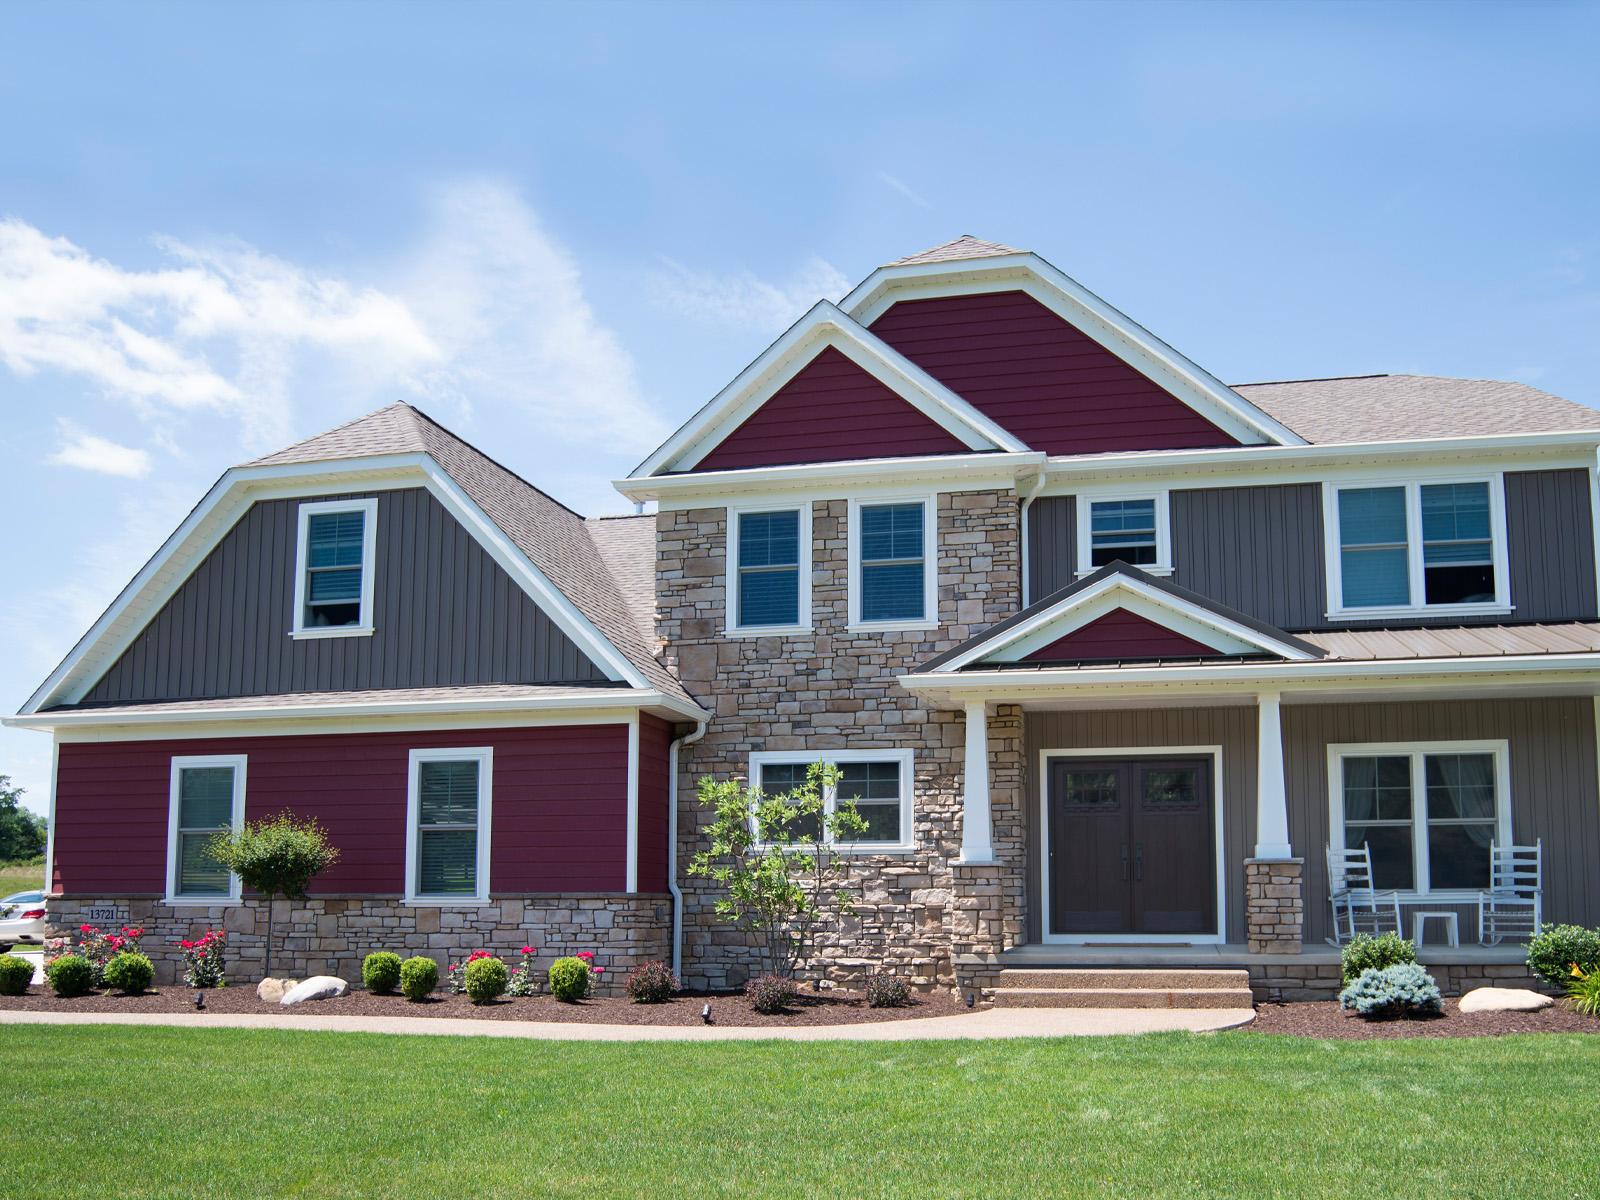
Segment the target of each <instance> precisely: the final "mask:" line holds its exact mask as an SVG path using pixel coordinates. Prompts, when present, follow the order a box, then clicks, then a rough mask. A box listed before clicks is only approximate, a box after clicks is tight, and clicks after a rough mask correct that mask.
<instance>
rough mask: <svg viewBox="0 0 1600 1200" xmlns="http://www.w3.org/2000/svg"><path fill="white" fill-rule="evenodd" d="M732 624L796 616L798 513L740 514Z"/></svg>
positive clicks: (782, 621) (788, 621) (789, 621)
mask: <svg viewBox="0 0 1600 1200" xmlns="http://www.w3.org/2000/svg"><path fill="white" fill-rule="evenodd" d="M738 538H739V581H738V586H739V597H738V605H739V609H738V614H737V619H736V622H735V623H736V624H737V625H740V626H744V627H747V628H756V627H760V626H763V625H795V624H798V623H799V621H800V514H799V513H798V512H797V511H794V510H790V511H788V512H770V513H741V514H740V515H739V530H738Z"/></svg>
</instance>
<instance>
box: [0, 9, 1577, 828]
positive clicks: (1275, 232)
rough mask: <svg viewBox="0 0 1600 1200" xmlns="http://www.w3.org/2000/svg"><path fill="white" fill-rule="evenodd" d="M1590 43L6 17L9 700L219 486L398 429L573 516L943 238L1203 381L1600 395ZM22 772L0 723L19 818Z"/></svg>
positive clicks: (1458, 32)
mask: <svg viewBox="0 0 1600 1200" xmlns="http://www.w3.org/2000/svg"><path fill="white" fill-rule="evenodd" d="M1597 43H1600V6H1596V5H1593V4H1589V5H1562V4H1557V5H1539V4H1517V5H1511V6H1496V5H1492V4H1471V5H1461V6H1456V5H1449V4H1429V5H1410V6H1399V5H1370V6H1369V5H1363V4H1340V5H1329V6H1322V5H1292V6H1290V5H1269V4H1250V5H1243V6H1233V5H1200V4H1189V5H1163V4H1153V3H1151V4H1137V5H1132V4H1130V5H1123V6H1098V5H1092V4H1078V5H1060V4H1057V5H1042V6H1033V5H1028V4H1005V5H999V4H991V5H982V6H978V5H957V4H951V5H928V4H924V5H916V6H902V5H897V4H888V3H880V4H860V3H854V4H823V3H817V4H799V5H796V4H779V3H772V4H762V5H754V4H751V5H742V6H734V5H680V4H665V3H658V4H650V5H641V6H634V5H621V4H616V5H599V4H595V5H588V6H584V7H571V8H568V7H537V6H533V5H516V6H499V5H494V4H487V3H477V4H470V5H450V6H437V7H435V6H429V5H424V4H408V5H375V4H360V3H344V4H337V5H328V4H318V5H308V6H304V7H296V6H294V5H288V4H275V5H270V6H261V7H252V6H250V5H244V4H234V5H194V6H186V5H176V4H166V5H159V6H144V5H139V4H133V3H126V4H120V5H116V6H111V5H98V6H67V5H46V4H16V5H8V6H6V7H5V8H4V9H0V438H3V443H0V444H3V446H4V449H5V451H6V464H7V469H8V471H9V473H10V476H11V478H10V479H9V481H8V483H9V487H8V492H9V495H10V506H9V519H8V520H6V521H5V523H4V526H3V529H4V533H3V535H0V536H3V538H4V549H5V563H6V570H7V586H6V587H5V588H4V589H3V592H0V638H3V639H4V643H3V644H4V646H5V653H4V654H3V655H0V704H3V705H4V706H5V707H6V708H7V710H8V711H14V709H15V706H16V705H18V704H20V703H21V702H22V700H23V699H25V697H26V696H27V695H28V693H29V692H30V691H31V690H32V688H33V687H34V686H35V685H36V684H37V682H38V681H39V679H41V678H42V677H43V676H44V675H45V674H46V673H47V672H48V670H49V669H50V668H51V667H52V666H53V665H54V663H55V662H56V661H57V660H58V659H59V658H60V656H61V655H62V654H63V653H64V652H65V650H66V649H67V648H68V647H69V646H70V644H71V642H72V641H73V640H74V639H75V638H76V637H77V636H78V634H79V633H80V632H81V631H82V630H83V629H84V628H86V627H87V625H88V624H89V623H90V622H91V621H92V620H93V618H94V617H95V616H96V615H97V614H98V612H99V611H100V610H101V608H103V607H104V605H105V604H106V603H107V602H109V600H110V599H111V598H112V597H113V596H114V595H115V593H116V591H117V590H118V589H120V587H121V586H122V585H123V584H124V583H125V582H126V581H127V579H128V578H129V577H130V576H131V575H132V573H133V572H134V571H135V570H136V569H137V568H138V566H139V564H140V563H142V562H143V561H144V559H145V558H146V557H147V556H148V555H149V554H150V553H151V552H152V551H153V550H154V549H155V547H156V546H157V545H158V544H159V542H160V541H161V540H162V539H163V538H164V537H165V536H166V534H167V533H168V532H169V531H170V530H171V528H172V527H173V526H174V525H175V524H176V523H177V521H178V520H179V519H180V518H181V516H182V514H183V513H184V512H185V511H187V509H188V508H189V506H190V505H192V504H193V503H194V501H195V500H196V499H197V498H198V497H199V496H200V495H201V493H202V492H203V491H204V489H205V488H206V487H207V486H208V485H209V483H210V482H211V481H212V480H213V479H214V478H215V477H216V476H217V475H218V474H219V473H220V472H221V471H222V470H223V469H224V468H225V467H227V466H228V465H230V464H232V463H235V462H239V461H242V460H244V459H246V458H249V457H251V456H254V455H256V454H259V453H262V452H265V451H267V450H270V449H273V448H275V447H276V446H278V445H281V444H285V443H287V442H289V441H292V440H294V439H297V438H300V437H303V436H306V435H308V434H311V433H314V432H316V431H318V430H320V429H323V428H326V427H327V426H330V425H332V424H335V423H337V422H339V421H341V420H344V419H347V418H348V417H351V416H354V415H356V414H358V413H360V412H363V411H366V410H368V409H370V408H374V407H377V406H379V405H381V404H383V403H386V402H388V401H390V400H393V399H397V398H398V399H407V400H411V401H412V402H414V403H417V404H419V405H421V406H422V407H424V408H425V409H427V410H429V411H430V412H432V413H433V414H434V415H435V416H437V417H438V418H439V419H441V420H442V421H444V422H445V423H446V424H448V425H450V426H452V427H453V428H455V429H457V430H458V431H459V432H460V433H462V434H463V435H464V436H466V437H468V438H469V439H471V440H473V441H476V442H478V443H479V444H481V445H483V446H484V447H485V448H487V449H488V450H490V451H491V452H492V453H493V454H495V455H496V456H497V457H500V458H501V459H503V460H504V461H506V462H508V463H509V464H511V465H512V466H514V467H515V468H517V469H518V470H520V471H522V472H523V473H524V474H526V475H527V476H529V477H530V478H532V479H533V480H535V481H536V482H539V483H541V484H542V485H544V486H546V487H547V488H548V489H549V490H551V491H552V492H554V493H555V494H556V495H557V496H559V497H560V498H562V499H564V500H566V501H568V502H570V503H573V504H575V505H576V506H578V507H580V508H581V509H583V510H584V511H586V512H603V511H622V510H623V509H624V508H625V505H624V504H623V502H622V501H621V498H620V497H617V496H616V495H615V494H614V493H612V492H611V491H610V489H609V487H608V486H607V480H609V479H611V478H614V477H616V476H618V475H620V474H622V473H625V472H626V471H627V470H628V469H629V468H630V467H631V466H632V465H633V464H634V463H635V462H636V461H637V460H638V459H640V458H642V457H643V456H644V454H645V453H646V452H647V451H648V450H649V449H650V448H651V446H652V445H653V443H654V441H655V440H656V438H657V437H658V436H660V435H661V434H662V433H664V432H665V431H667V430H669V429H670V428H671V427H673V426H675V425H676V424H677V423H678V422H679V421H681V420H682V419H683V418H684V417H685V416H687V414H688V413H690V412H691V411H692V410H693V409H694V408H696V407H697V406H698V405H699V404H700V403H702V402H703V401H704V400H705V399H706V398H707V397H708V396H710V395H711V394H712V393H713V392H715V391H716V390H717V389H718V388H719V387H720V386H722V384H724V383H725V382H726V381H727V380H728V379H729V378H731V377H732V376H733V375H734V374H735V373H736V372H737V371H738V370H739V369H740V368H741V367H742V366H743V365H744V364H745V363H746V362H747V361H748V360H749V359H750V358H752V357H753V356H754V355H755V354H757V353H758V352H759V351H760V350H761V348H762V347H763V346H764V345H765V344H766V342H767V341H768V340H770V338H771V337H772V336H774V335H775V334H776V333H777V332H779V331H781V329H782V328H783V327H784V326H785V325H786V324H787V323H788V321H789V320H790V319H792V318H793V317H794V316H795V315H797V314H798V313H799V312H801V311H803V310H804V309H805V308H806V307H809V305H810V303H811V302H812V301H814V300H815V299H816V298H817V297H818V296H820V295H823V294H828V295H833V296H837V294H838V293H840V292H842V291H843V290H844V289H845V287H846V286H847V285H848V284H849V283H850V282H853V281H855V280H857V279H859V278H860V277H862V276H863V275H865V274H866V273H867V272H868V271H870V270H871V268H872V267H873V266H875V265H877V264H878V263H880V262H883V261H887V260H888V259H891V258H895V257H898V256H899V255H902V254H905V253H909V252H911V251H913V250H917V249H921V248H923V247H925V246H928V245H932V244H935V243H937V242H941V241H944V240H947V239H948V238H950V237H953V236H955V235H957V234H960V233H973V234H977V235H978V236H980V237H987V238H992V239H995V240H998V241H1004V242H1008V243H1010V244H1012V245H1018V246H1025V247H1028V248H1031V249H1035V250H1038V251H1039V252H1040V253H1042V254H1044V255H1045V256H1046V257H1047V258H1049V259H1051V261H1053V262H1054V263H1056V265H1057V266H1059V267H1061V268H1062V269H1064V270H1066V271H1067V272H1068V273H1069V274H1072V275H1073V276H1075V277H1076V278H1077V279H1079V280H1080V281H1081V282H1082V283H1084V284H1085V285H1086V286H1088V287H1090V288H1091V289H1093V290H1095V291H1097V292H1099V293H1100V294H1101V295H1103V296H1105V297H1106V298H1107V299H1109V300H1110V301H1112V302H1113V303H1115V304H1117V305H1118V306H1120V307H1122V308H1123V309H1124V310H1125V311H1127V312H1128V313H1130V314H1131V315H1132V316H1133V317H1134V318H1135V319H1137V320H1139V321H1141V322H1142V323H1144V324H1145V325H1147V326H1149V327H1150V328H1152V329H1153V330H1155V331H1156V332H1157V333H1159V334H1160V335H1161V336H1162V337H1164V338H1166V339H1167V340H1168V341H1170V342H1172V343H1173V344H1174V345H1176V346H1177V347H1178V348H1179V349H1181V350H1182V351H1184V352H1185V353H1186V354H1188V355H1190V356H1191V357H1193V358H1195V359H1197V360H1198V361H1199V362H1201V363H1202V364H1204V365H1205V366H1206V367H1208V368H1209V369H1210V370H1212V371H1214V372H1215V373H1217V374H1218V375H1220V376H1221V377H1223V378H1224V379H1226V380H1228V381H1230V382H1249V381H1254V380H1262V379H1281V378H1303V377H1309V376H1319V375H1334V374H1360V373H1367V372H1378V371H1415V372H1423V373H1433V374H1443V375H1462V376H1472V377H1492V378H1504V379H1516V380H1521V381H1523V382H1527V383H1531V384H1533V385H1535V386H1538V387H1543V388H1546V389H1548V390H1550V391H1554V392H1556V393H1558V394H1561V395H1565V396H1567V397H1569V398H1572V399H1575V400H1580V401H1584V402H1586V403H1600V336H1597V334H1600V205H1597V203H1596V195H1597V185H1600V72H1596V71H1595V69H1594V64H1593V57H1592V49H1593V47H1594V46H1595V45H1596V44H1597ZM48 759H49V755H48V739H47V738H45V737H44V736H43V735H39V734H30V733H24V732H20V731H4V732H0V772H4V773H9V774H11V775H12V776H13V777H14V778H15V779H17V780H19V781H20V782H21V783H23V784H24V785H25V786H26V787H27V788H28V789H29V792H30V799H31V800H32V801H33V802H34V803H35V804H37V805H41V806H42V803H43V800H44V795H45V791H46V787H47V779H48Z"/></svg>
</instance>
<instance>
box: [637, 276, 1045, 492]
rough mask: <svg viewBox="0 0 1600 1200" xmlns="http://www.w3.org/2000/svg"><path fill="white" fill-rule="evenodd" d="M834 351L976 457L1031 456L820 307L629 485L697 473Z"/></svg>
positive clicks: (879, 343)
mask: <svg viewBox="0 0 1600 1200" xmlns="http://www.w3.org/2000/svg"><path fill="white" fill-rule="evenodd" d="M829 346H832V347H833V348H835V349H837V350H838V351H839V352H840V353H842V354H844V355H845V356H846V357H847V358H849V359H850V360H851V361H852V362H854V363H855V364H856V365H857V366H859V367H861V368H862V369H863V370H865V371H867V372H868V373H869V374H871V375H872V376H873V377H874V378H876V379H877V380H878V381H879V382H881V383H883V384H884V386H886V387H888V388H889V389H890V390H891V391H893V392H895V393H896V394H897V395H899V396H900V397H901V398H902V399H904V400H905V401H906V402H907V403H908V404H911V405H912V406H913V407H915V408H916V409H918V410H919V411H920V412H922V413H923V414H924V415H925V416H927V417H928V418H929V419H930V420H932V421H934V422H936V423H937V424H938V425H940V426H941V427H943V428H944V429H946V430H947V431H948V432H949V433H950V434H951V435H952V436H954V437H956V438H957V439H959V440H960V441H961V442H963V443H964V444H965V445H967V446H970V447H972V448H973V449H974V450H994V449H999V450H1012V451H1020V450H1026V449H1027V447H1026V446H1025V445H1024V444H1023V443H1022V442H1020V441H1019V440H1018V439H1017V438H1016V437H1015V436H1013V435H1012V434H1010V433H1007V432H1006V431H1005V430H1004V429H1002V428H1001V427H1000V426H999V425H997V424H996V423H995V422H993V421H992V420H990V419H989V418H988V417H986V416H984V415H983V414H982V413H981V412H979V411H978V410H977V409H976V408H974V407H973V406H972V405H970V404H968V403H967V402H966V401H965V400H963V399H962V398H961V397H960V396H958V395H956V394H955V393H954V392H952V391H951V390H950V389H949V388H947V387H946V386H945V385H944V384H942V383H940V382H939V381H938V380H937V379H935V378H934V377H933V376H932V375H929V374H928V373H927V372H926V371H924V370H923V369H922V368H921V367H919V366H917V365H916V364H915V363H913V362H912V361H911V360H910V359H908V358H906V357H905V356H904V355H902V354H900V353H899V352H898V351H897V350H895V349H893V348H892V347H890V346H889V345H888V344H887V343H885V342H884V341H883V340H882V339H880V338H877V337H874V336H873V335H872V334H871V333H869V332H868V331H867V330H866V329H865V328H863V327H862V326H861V325H859V324H858V323H857V322H855V321H854V320H852V319H851V318H850V317H848V316H846V315H845V314H844V313H843V312H842V311H840V310H839V309H838V308H837V307H836V306H835V305H833V304H831V303H829V302H828V301H826V300H822V301H818V302H817V304H815V305H814V306H813V307H812V308H811V310H810V311H809V312H808V313H806V315H805V316H804V317H802V318H801V319H800V320H798V321H796V322H795V323H794V324H793V325H791V326H790V327H789V329H788V330H787V331H786V332H785V333H784V334H783V336H782V337H780V338H778V340H777V341H775V342H773V343H772V344H771V345H770V346H768V347H767V348H766V349H765V350H764V351H762V352H761V354H760V355H759V356H758V357H757V358H756V360H755V361H754V362H752V363H751V364H750V365H749V366H747V367H746V368H745V369H744V370H743V371H741V372H739V374H738V375H737V376H735V377H734V379H733V381H732V382H731V383H729V384H728V386H727V387H725V388H723V389H722V391H720V392H718V393H717V394H716V395H715V396H714V397H712V399H711V400H710V402H709V403H707V404H706V405H705V406H704V407H702V408H701V409H700V411H699V412H697V413H695V415H694V416H693V417H691V418H690V419H689V420H688V421H687V422H686V423H685V424H684V425H683V426H682V427H681V428H679V429H678V431H677V432H676V433H674V434H673V435H672V436H671V437H670V438H668V439H667V440H666V441H665V442H663V443H662V444H661V446H660V447H659V448H658V449H657V450H656V452H655V453H654V454H652V455H651V456H650V457H649V458H647V459H645V461H644V462H642V463H640V464H639V466H638V467H636V468H635V469H634V471H633V473H632V474H631V475H630V476H629V479H630V480H640V479H643V478H647V477H649V476H651V475H655V474H658V473H660V472H663V471H668V470H688V469H691V468H693V467H694V465H695V464H696V463H698V462H699V461H700V460H701V459H703V458H704V457H705V456H706V455H707V454H709V453H710V452H711V451H712V449H714V448H715V447H716V445H717V444H718V443H719V442H720V441H721V439H722V438H723V437H725V436H727V434H729V433H731V432H732V431H733V430H734V429H737V428H738V427H739V425H740V424H741V423H742V422H743V421H744V420H745V419H746V418H748V417H749V416H750V414H751V413H753V412H755V411H756V410H757V409H758V408H760V407H761V405H762V404H764V403H765V402H766V401H767V400H768V399H769V398H770V397H771V396H772V394H773V393H774V392H776V391H777V390H778V389H779V388H781V387H782V386H783V385H784V384H785V383H787V382H789V380H790V379H792V378H794V376H795V375H796V374H798V373H799V372H800V371H801V370H802V369H803V368H804V367H805V366H806V364H807V363H809V362H810V361H811V360H812V359H813V358H814V357H815V356H816V355H817V354H818V353H820V352H821V351H822V350H823V349H824V348H826V347H829Z"/></svg>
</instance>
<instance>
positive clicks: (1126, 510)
mask: <svg viewBox="0 0 1600 1200" xmlns="http://www.w3.org/2000/svg"><path fill="white" fill-rule="evenodd" d="M1119 559H1120V560H1121V561H1123V562H1125V563H1132V564H1133V565H1135V566H1141V565H1143V566H1148V565H1149V564H1151V563H1153V562H1155V561H1156V502H1155V501H1154V500H1096V501H1094V502H1093V503H1091V504H1090V506H1089V563H1090V565H1091V566H1096V567H1103V566H1105V565H1106V564H1107V563H1112V562H1116V561H1117V560H1119Z"/></svg>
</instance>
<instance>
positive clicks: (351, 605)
mask: <svg viewBox="0 0 1600 1200" xmlns="http://www.w3.org/2000/svg"><path fill="white" fill-rule="evenodd" d="M377 516H378V509H377V501H375V500H370V499H368V500H351V501H338V500H332V501H318V502H316V503H310V504H302V505H301V506H300V541H299V555H298V561H297V564H296V569H297V578H296V581H295V628H294V632H295V633H296V634H302V635H337V634H339V633H341V632H350V633H366V632H371V629H372V613H371V608H372V584H373V581H372V578H371V572H372V570H373V564H372V562H371V561H370V560H371V558H372V554H373V546H374V545H375V542H376V538H375V536H374V533H375V531H374V528H373V527H374V524H375V522H376V521H377Z"/></svg>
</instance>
